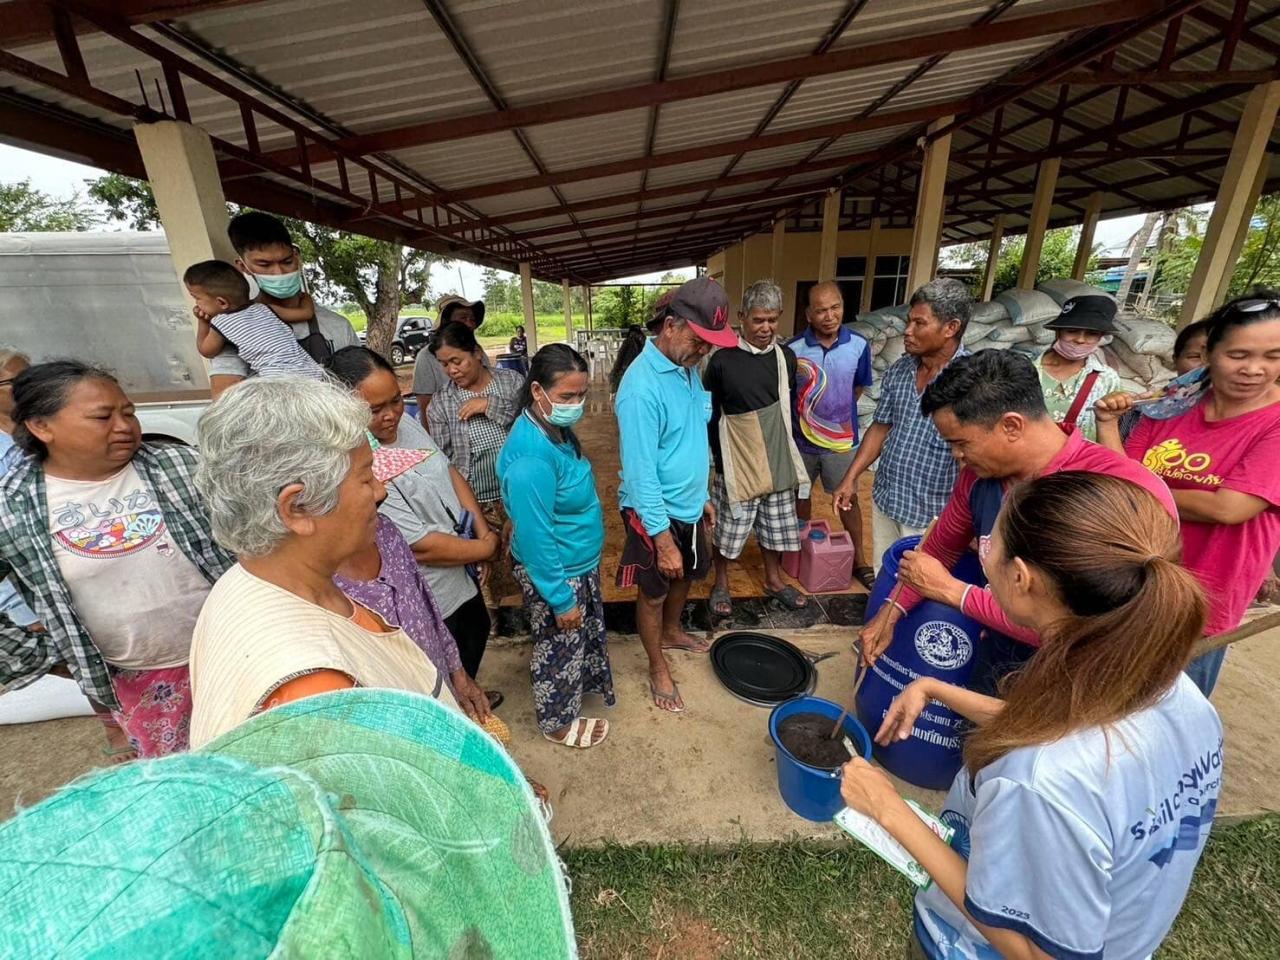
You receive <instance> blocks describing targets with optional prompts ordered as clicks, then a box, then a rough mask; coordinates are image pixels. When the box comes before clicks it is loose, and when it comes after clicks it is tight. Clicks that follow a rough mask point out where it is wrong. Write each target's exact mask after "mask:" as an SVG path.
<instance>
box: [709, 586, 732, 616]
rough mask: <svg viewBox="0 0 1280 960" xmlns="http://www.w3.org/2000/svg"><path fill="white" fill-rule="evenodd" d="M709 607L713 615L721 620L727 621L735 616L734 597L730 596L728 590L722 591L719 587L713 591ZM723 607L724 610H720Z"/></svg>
mask: <svg viewBox="0 0 1280 960" xmlns="http://www.w3.org/2000/svg"><path fill="white" fill-rule="evenodd" d="M707 606H708V607H710V608H711V615H712V616H713V617H718V618H719V619H721V620H727V619H728V618H729V617H731V616H733V597H731V596H730V595H729V591H728V590H721V589H720V588H719V587H713V588H712V589H711V596H710V597H708V598H707ZM721 607H723V608H724V609H723V610H722V609H720V608H721Z"/></svg>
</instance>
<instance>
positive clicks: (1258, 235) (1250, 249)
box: [1156, 193, 1280, 297]
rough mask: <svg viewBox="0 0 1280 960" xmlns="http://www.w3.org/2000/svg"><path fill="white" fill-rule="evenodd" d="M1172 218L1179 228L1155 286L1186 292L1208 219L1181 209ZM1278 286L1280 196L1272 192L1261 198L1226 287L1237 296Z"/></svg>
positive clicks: (1204, 213)
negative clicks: (1255, 289)
mask: <svg viewBox="0 0 1280 960" xmlns="http://www.w3.org/2000/svg"><path fill="white" fill-rule="evenodd" d="M1171 216H1172V220H1171V225H1172V226H1173V227H1175V228H1176V229H1174V231H1173V233H1174V235H1173V236H1171V237H1170V238H1169V239H1168V240H1167V241H1166V250H1165V252H1164V253H1163V254H1162V256H1161V260H1160V273H1159V276H1158V277H1157V278H1156V286H1157V287H1158V288H1159V289H1160V290H1163V291H1166V292H1169V293H1185V292H1186V290H1187V288H1188V287H1190V286H1191V275H1192V274H1193V273H1195V269H1196V261H1197V260H1199V259H1200V248H1201V247H1202V246H1203V245H1204V230H1205V226H1206V224H1207V222H1208V219H1209V216H1208V213H1207V212H1205V211H1200V210H1192V209H1184V210H1179V211H1176V212H1175V213H1174V214H1172V215H1171ZM1277 286H1280V193H1273V194H1271V195H1270V196H1265V197H1262V198H1261V199H1260V200H1259V201H1258V206H1257V207H1256V208H1255V209H1254V211H1253V217H1252V218H1251V219H1250V221H1249V232H1248V233H1247V234H1246V235H1245V240H1244V245H1243V246H1242V247H1241V249H1240V259H1239V260H1238V261H1236V265H1235V269H1234V270H1233V271H1232V274H1231V281H1230V283H1229V284H1228V285H1227V295H1228V296H1229V297H1235V296H1239V295H1240V294H1242V293H1248V292H1249V291H1250V290H1252V289H1253V288H1254V287H1271V288H1274V287H1277Z"/></svg>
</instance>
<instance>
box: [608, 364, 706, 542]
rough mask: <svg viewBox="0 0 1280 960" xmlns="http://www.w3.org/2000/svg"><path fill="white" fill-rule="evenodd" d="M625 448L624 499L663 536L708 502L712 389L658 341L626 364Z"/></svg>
mask: <svg viewBox="0 0 1280 960" xmlns="http://www.w3.org/2000/svg"><path fill="white" fill-rule="evenodd" d="M614 409H615V412H616V414H617V417H618V433H619V443H620V446H621V450H622V472H621V473H620V474H619V476H620V477H621V478H622V483H621V484H620V485H619V486H618V502H619V504H620V505H621V506H622V507H624V508H626V507H630V508H631V509H632V510H634V511H635V512H636V514H637V515H638V516H639V517H640V522H641V523H643V524H644V529H645V532H646V533H648V534H649V535H650V536H657V535H658V534H659V533H661V532H662V531H663V530H666V529H667V528H668V527H669V526H670V525H671V523H670V521H671V520H680V521H682V522H683V523H693V522H694V521H695V520H697V519H698V518H699V517H701V516H702V509H703V507H704V506H705V505H706V502H707V475H708V473H709V472H710V470H711V457H710V453H709V448H708V446H707V422H708V421H709V420H710V419H711V394H709V393H707V391H706V390H705V389H703V386H702V380H701V378H700V377H699V376H698V375H697V373H696V372H694V371H693V370H687V369H685V368H684V367H681V366H677V365H676V364H674V363H672V362H671V361H670V360H668V359H667V358H666V357H665V356H663V354H662V351H660V350H659V349H658V348H657V347H656V346H654V344H653V341H652V340H650V341H649V342H648V343H646V344H645V346H644V350H643V351H642V352H641V353H640V356H638V357H636V359H635V361H634V362H633V363H632V364H631V366H629V367H628V368H627V372H626V373H625V374H624V375H623V377H622V383H621V384H620V385H619V386H618V397H617V400H616V401H615V402H614Z"/></svg>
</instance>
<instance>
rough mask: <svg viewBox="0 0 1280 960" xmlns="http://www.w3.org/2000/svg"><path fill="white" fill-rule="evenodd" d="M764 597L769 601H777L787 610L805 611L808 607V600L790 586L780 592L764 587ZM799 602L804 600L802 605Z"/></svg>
mask: <svg viewBox="0 0 1280 960" xmlns="http://www.w3.org/2000/svg"><path fill="white" fill-rule="evenodd" d="M764 595H765V596H766V597H768V598H769V599H771V600H777V601H778V603H780V604H782V605H783V606H784V607H786V608H787V609H788V610H805V609H807V608H808V606H809V598H808V597H806V596H805V595H804V594H803V593H801V592H800V591H799V590H797V589H796V588H795V587H793V586H791V585H790V584H787V585H786V586H785V587H783V588H782V589H781V590H770V589H768V588H767V587H766V588H765V591H764ZM801 600H804V603H801V602H800V601H801Z"/></svg>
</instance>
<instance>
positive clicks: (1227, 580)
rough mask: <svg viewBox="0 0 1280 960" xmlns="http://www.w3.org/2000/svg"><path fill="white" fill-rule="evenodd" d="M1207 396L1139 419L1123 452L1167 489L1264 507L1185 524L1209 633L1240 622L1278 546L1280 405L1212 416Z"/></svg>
mask: <svg viewBox="0 0 1280 960" xmlns="http://www.w3.org/2000/svg"><path fill="white" fill-rule="evenodd" d="M1208 399H1209V396H1208V395H1206V397H1205V399H1204V400H1201V401H1200V402H1199V403H1198V404H1196V405H1195V406H1194V407H1192V408H1191V409H1190V410H1188V411H1187V412H1186V413H1184V414H1182V416H1180V417H1175V418H1173V419H1172V420H1152V419H1150V418H1148V417H1143V418H1141V420H1140V421H1139V423H1138V426H1137V427H1136V428H1135V429H1134V431H1133V433H1132V434H1130V435H1129V440H1128V442H1127V443H1126V444H1125V450H1126V451H1127V452H1128V454H1129V456H1131V457H1133V458H1134V459H1135V460H1140V461H1141V462H1142V464H1143V465H1144V466H1145V467H1147V469H1149V470H1151V471H1152V472H1153V473H1155V474H1156V476H1158V477H1161V478H1162V479H1163V480H1164V482H1165V483H1167V484H1168V485H1169V487H1170V489H1173V490H1206V491H1213V490H1216V489H1218V488H1219V487H1224V488H1225V489H1227V490H1235V491H1237V492H1238V493H1247V494H1250V495H1251V496H1255V497H1258V498H1260V499H1262V500H1265V501H1266V502H1267V504H1268V506H1267V508H1266V509H1265V510H1263V511H1262V512H1261V513H1260V514H1258V515H1257V516H1255V517H1253V518H1251V519H1249V520H1246V521H1245V522H1244V523H1201V522H1199V521H1195V520H1183V521H1182V563H1183V566H1185V567H1186V568H1187V569H1188V570H1190V571H1191V572H1192V573H1194V574H1195V575H1196V579H1198V580H1199V581H1200V583H1201V585H1202V586H1203V587H1204V590H1205V594H1206V596H1207V598H1208V600H1209V622H1208V624H1207V626H1206V628H1205V633H1206V634H1207V635H1208V636H1214V635H1215V634H1219V633H1225V632H1227V631H1228V630H1234V629H1235V628H1236V627H1238V626H1239V625H1240V621H1241V620H1243V619H1244V614H1245V611H1246V610H1247V609H1248V607H1249V603H1250V602H1251V601H1252V600H1253V598H1254V597H1255V596H1257V593H1258V588H1259V587H1260V586H1262V581H1263V580H1265V579H1266V576H1267V572H1268V571H1269V570H1270V569H1271V564H1272V563H1273V561H1274V560H1275V556H1276V552H1277V550H1280V403H1273V404H1272V405H1271V406H1269V407H1263V408H1262V409H1261V410H1254V411H1253V412H1252V413H1245V414H1242V415H1240V416H1238V417H1231V418H1229V419H1227V420H1218V421H1209V420H1206V419H1205V410H1206V408H1207V407H1208V405H1209V403H1208Z"/></svg>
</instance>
